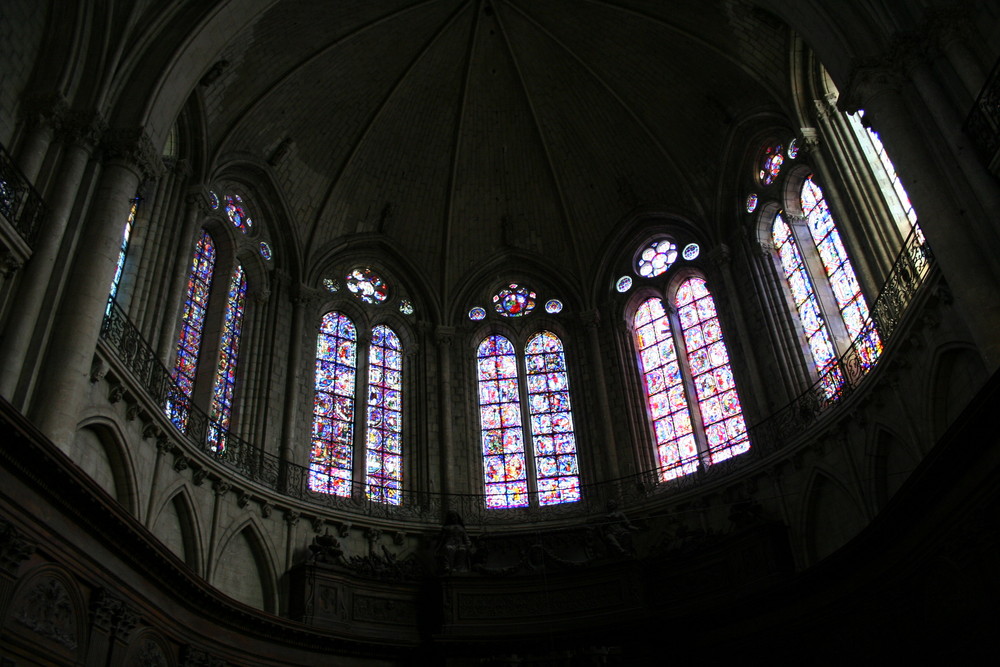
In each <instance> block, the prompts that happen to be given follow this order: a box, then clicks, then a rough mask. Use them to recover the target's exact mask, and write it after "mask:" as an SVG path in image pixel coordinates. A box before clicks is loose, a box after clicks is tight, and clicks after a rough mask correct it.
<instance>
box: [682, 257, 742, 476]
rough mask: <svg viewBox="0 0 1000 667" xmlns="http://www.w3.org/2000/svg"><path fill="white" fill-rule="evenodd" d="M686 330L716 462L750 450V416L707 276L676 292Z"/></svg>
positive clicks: (689, 281) (686, 343)
mask: <svg viewBox="0 0 1000 667" xmlns="http://www.w3.org/2000/svg"><path fill="white" fill-rule="evenodd" d="M674 305H675V306H676V307H677V317H678V319H679V320H680V323H681V335H682V336H683V337H684V346H685V347H686V348H687V358H688V367H689V368H690V370H691V379H692V380H693V381H694V390H695V394H696V396H697V398H698V407H699V409H700V411H701V421H702V425H703V426H704V427H705V440H706V441H707V443H708V453H709V457H710V461H711V462H712V463H718V462H719V461H724V460H725V459H728V458H730V457H732V456H736V455H737V454H742V453H744V452H746V451H749V449H750V439H749V436H748V435H747V426H746V421H745V420H744V418H743V408H742V407H741V405H740V398H739V395H738V394H737V393H736V382H735V380H734V379H733V369H732V367H731V365H730V363H729V352H728V351H727V350H726V343H725V341H724V340H723V338H722V328H721V326H720V325H719V317H718V315H717V314H716V310H715V300H714V299H712V295H711V294H709V292H708V288H707V287H706V286H705V280H704V279H703V278H698V277H692V278H688V279H687V280H685V281H684V282H683V283H681V286H680V287H678V288H677V294H676V295H675V296H674Z"/></svg>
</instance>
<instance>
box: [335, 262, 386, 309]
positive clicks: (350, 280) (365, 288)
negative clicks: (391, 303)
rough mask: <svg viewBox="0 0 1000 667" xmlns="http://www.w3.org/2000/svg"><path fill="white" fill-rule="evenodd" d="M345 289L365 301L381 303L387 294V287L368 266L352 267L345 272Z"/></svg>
mask: <svg viewBox="0 0 1000 667" xmlns="http://www.w3.org/2000/svg"><path fill="white" fill-rule="evenodd" d="M345 282H346V283H347V289H349V290H350V291H351V292H353V293H354V295H355V296H356V297H358V298H359V299H361V300H362V301H364V302H365V303H382V302H383V301H385V299H386V297H388V296H389V287H388V286H387V285H386V284H385V281H384V280H382V278H381V277H380V276H379V275H378V274H377V273H375V272H374V271H372V270H371V269H369V268H367V267H366V268H358V269H354V270H353V271H351V272H350V273H348V274H347V280H346V281H345Z"/></svg>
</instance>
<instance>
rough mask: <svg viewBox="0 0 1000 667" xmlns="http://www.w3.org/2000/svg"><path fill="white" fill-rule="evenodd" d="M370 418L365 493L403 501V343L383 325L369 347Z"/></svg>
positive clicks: (382, 499)
mask: <svg viewBox="0 0 1000 667" xmlns="http://www.w3.org/2000/svg"><path fill="white" fill-rule="evenodd" d="M367 407H368V421H367V445H366V450H367V457H366V476H365V492H366V493H367V495H368V498H370V499H371V500H375V501H377V502H382V503H389V504H391V505H398V504H399V503H400V501H401V500H402V479H403V478H402V472H403V470H402V469H403V465H402V448H401V444H402V442H401V441H402V438H403V346H402V344H401V343H400V342H399V336H397V335H396V332H395V331H393V330H392V329H390V328H389V327H387V326H386V325H384V324H380V325H378V326H376V327H375V328H374V329H372V342H371V346H370V347H369V348H368V406H367Z"/></svg>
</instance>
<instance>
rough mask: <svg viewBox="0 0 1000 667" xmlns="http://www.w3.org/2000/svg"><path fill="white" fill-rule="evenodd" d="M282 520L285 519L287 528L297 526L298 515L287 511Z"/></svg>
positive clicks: (293, 511)
mask: <svg viewBox="0 0 1000 667" xmlns="http://www.w3.org/2000/svg"><path fill="white" fill-rule="evenodd" d="M284 518H285V523H287V524H288V527H289V528H291V527H292V526H295V525H296V524H298V522H299V513H298V512H296V511H295V510H288V511H287V512H285V517H284Z"/></svg>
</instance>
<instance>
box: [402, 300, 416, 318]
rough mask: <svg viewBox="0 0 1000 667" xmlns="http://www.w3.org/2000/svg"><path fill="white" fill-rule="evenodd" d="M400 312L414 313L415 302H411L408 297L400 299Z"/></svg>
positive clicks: (405, 313)
mask: <svg viewBox="0 0 1000 667" xmlns="http://www.w3.org/2000/svg"><path fill="white" fill-rule="evenodd" d="M399 312H401V313H403V314H404V315H412V314H413V304H412V303H410V301H409V300H408V299H400V301H399Z"/></svg>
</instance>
